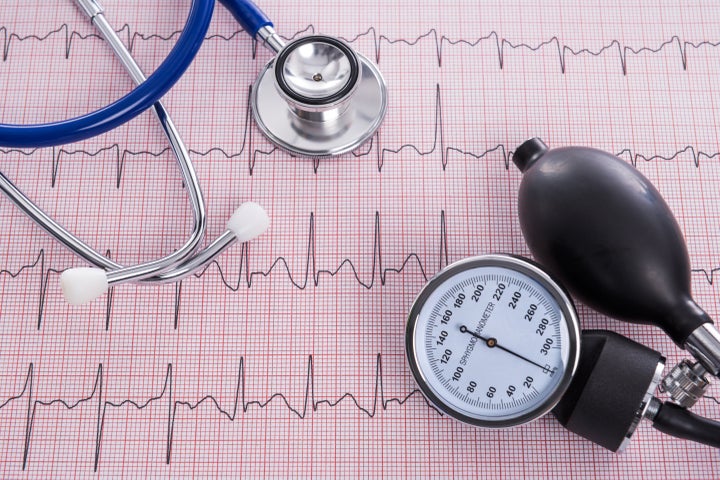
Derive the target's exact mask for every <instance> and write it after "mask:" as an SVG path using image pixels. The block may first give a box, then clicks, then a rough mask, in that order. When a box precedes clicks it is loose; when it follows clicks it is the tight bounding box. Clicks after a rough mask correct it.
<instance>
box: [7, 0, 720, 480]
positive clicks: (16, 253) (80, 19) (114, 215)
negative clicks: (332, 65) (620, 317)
mask: <svg viewBox="0 0 720 480" xmlns="http://www.w3.org/2000/svg"><path fill="white" fill-rule="evenodd" d="M103 4H104V5H105V7H106V15H107V17H108V19H109V20H110V21H111V22H112V24H113V25H115V27H116V29H117V30H118V31H119V33H120V35H121V37H122V38H123V39H124V41H125V42H126V43H127V45H128V46H129V47H130V49H131V51H132V53H133V55H134V56H135V57H136V58H137V60H138V62H139V63H140V65H141V66H142V67H143V68H144V69H145V71H146V72H151V71H152V70H153V69H154V68H156V67H157V65H159V63H160V62H161V61H162V59H163V58H164V57H165V55H166V54H167V53H168V52H169V50H170V48H171V47H172V46H173V45H174V43H175V41H176V40H177V38H178V35H179V31H180V29H181V28H182V26H183V24H184V21H185V18H186V15H187V12H188V9H189V4H190V2H189V1H188V0H183V1H180V0H177V1H160V0H151V1H149V2H148V1H146V0H142V1H141V0H132V1H120V0H112V1H111V0H103ZM261 6H262V8H263V9H264V10H266V12H267V13H268V14H269V15H270V16H271V17H272V18H273V19H274V21H275V25H276V28H277V30H278V32H279V33H280V34H281V35H283V36H284V37H286V38H291V37H297V36H302V35H307V34H311V33H323V34H331V35H338V36H340V37H342V38H344V39H346V40H347V41H349V42H350V44H351V45H352V46H353V47H354V48H356V49H357V50H358V51H359V52H361V53H362V54H364V55H365V56H367V57H369V58H370V59H372V60H373V61H375V62H376V63H377V64H378V66H379V68H380V70H381V71H382V73H383V75H384V77H385V78H386V80H387V83H388V85H389V95H390V104H389V109H388V114H387V117H386V119H385V122H384V124H383V126H382V127H381V129H380V131H379V133H378V134H377V135H375V136H374V137H373V139H372V141H371V142H370V143H368V144H366V145H365V146H363V147H362V148H360V149H358V150H357V151H355V152H353V153H352V154H347V155H344V156H342V157H340V158H336V159H321V160H316V161H312V160H307V159H301V158H293V157H291V156H290V155H288V154H287V153H284V152H282V151H280V150H277V149H275V148H274V147H273V146H272V145H271V144H270V143H269V142H268V141H267V140H266V139H265V138H263V137H262V135H261V134H260V132H259V131H258V129H257V127H256V126H255V125H254V123H253V121H252V118H251V115H250V114H249V109H248V98H249V88H250V85H251V84H252V82H253V80H254V78H255V76H256V74H257V73H258V71H259V70H260V69H261V68H262V66H263V65H264V64H265V62H267V61H268V60H269V59H270V58H271V53H270V52H269V51H267V50H265V49H264V48H261V47H258V48H256V46H255V45H254V44H253V42H252V41H251V40H250V39H249V38H248V37H247V35H245V33H244V32H242V30H241V29H240V27H239V26H238V25H237V24H236V22H235V21H234V20H233V18H232V17H231V16H230V15H229V13H228V12H227V11H226V10H225V9H224V8H223V7H221V6H220V5H218V6H217V8H216V12H215V16H214V20H213V24H212V26H211V29H210V32H209V34H208V39H207V41H206V42H205V44H204V45H203V47H202V49H201V51H200V53H199V55H198V57H197V59H196V60H195V61H194V63H193V65H192V66H191V68H190V69H189V71H188V72H187V74H186V75H185V77H184V78H183V79H182V80H181V81H180V82H179V83H178V84H177V85H176V86H175V88H174V89H173V90H172V91H171V92H170V93H169V94H168V95H167V96H166V97H165V99H164V103H165V105H166V107H167V108H168V110H169V111H170V113H171V116H172V118H173V119H174V121H175V122H176V123H177V125H178V127H179V129H180V131H181V133H182V135H183V138H184V140H185V142H186V143H187V145H188V147H189V148H190V150H191V157H192V159H193V160H194V162H195V165H196V168H197V170H198V175H199V177H200V179H201V182H202V187H203V189H204V193H205V197H206V200H207V203H208V214H209V227H208V239H212V238H214V236H215V235H218V234H220V233H221V232H222V231H223V230H224V228H225V222H226V221H227V219H228V218H229V216H230V215H231V213H232V211H233V210H234V209H235V208H236V207H237V206H238V205H239V204H240V203H241V202H243V201H247V200H253V201H256V202H259V203H260V204H262V205H263V206H264V207H265V208H266V210H267V211H268V213H269V215H270V217H271V222H272V223H271V227H270V230H269V231H268V232H267V233H266V234H265V235H263V236H262V237H260V238H259V239H257V240H256V241H253V242H252V243H250V244H247V245H242V246H241V245H237V246H235V247H233V249H232V250H231V251H230V252H229V253H227V254H225V255H224V256H222V257H221V258H220V259H219V260H218V261H217V262H216V263H214V264H212V265H211V266H209V267H208V268H207V269H206V270H204V271H203V272H198V274H197V275H195V276H193V277H190V278H188V279H186V280H184V281H183V282H182V283H181V284H179V285H164V286H156V285H152V286H148V285H122V286H118V287H116V288H114V290H113V291H112V292H111V293H110V295H108V296H106V297H103V298H102V299H100V300H98V301H95V302H94V303H92V304H90V305H88V306H82V307H70V306H68V305H67V304H66V303H65V301H64V299H63V298H62V294H61V291H60V288H59V272H61V271H63V270H64V269H66V268H69V267H71V266H80V265H82V262H81V261H80V260H78V259H76V258H75V257H73V256H72V255H71V254H69V253H68V252H67V251H65V250H64V249H63V248H62V247H60V246H59V245H57V243H56V242H54V241H53V240H52V239H51V238H50V237H49V236H48V235H47V234H45V233H44V232H43V231H41V230H40V229H39V228H38V227H36V226H35V225H34V224H33V223H32V222H31V221H30V220H28V219H27V218H26V217H25V216H23V215H22V214H21V213H20V212H19V211H18V210H17V209H15V208H13V206H12V205H11V203H10V202H9V201H7V200H5V199H3V200H1V201H0V269H2V271H1V272H0V375H1V377H0V378H1V379H0V477H2V478H30V477H32V478H63V477H64V478H67V477H78V478H83V477H87V478H95V477H98V476H100V477H108V478H120V477H126V478H141V477H172V478H184V477H193V476H196V477H212V476H218V477H233V478H270V477H275V478H288V477H315V478H328V477H345V476H351V477H354V476H360V477H371V478H376V477H392V478H396V477H436V478H449V477H457V478H461V477H467V478H526V479H531V478H542V477H551V478H623V479H632V478H635V479H640V478H642V479H646V478H678V479H689V478H718V477H720V457H719V456H718V452H717V451H716V450H714V449H712V448H710V447H705V446H702V445H698V444H693V443H690V442H686V441H682V440H677V439H673V438H670V437H665V436H663V435H661V434H660V433H658V432H656V431H655V430H654V429H653V428H652V427H651V426H650V425H649V423H648V422H645V423H643V424H642V425H641V427H640V428H639V429H638V431H637V432H636V434H635V437H634V438H633V441H632V442H631V444H630V446H629V448H628V449H627V450H626V452H625V453H623V454H614V453H611V452H608V451H605V450H603V449H602V448H600V447H597V446H594V445H592V444H591V443H590V442H589V441H586V440H584V439H582V438H580V437H578V436H576V435H574V434H572V433H569V432H567V431H566V430H564V429H563V428H562V427H561V426H560V424H559V423H557V422H556V421H555V419H554V418H553V417H552V416H551V415H547V416H545V417H543V418H541V419H539V420H538V421H536V422H534V423H531V424H528V425H525V426H522V427H518V428H514V429H509V430H499V431H490V430H481V429H477V428H473V427H470V426H466V425H463V424H460V423H458V422H455V421H453V420H451V419H449V418H444V417H441V416H440V415H439V414H438V412H437V411H436V410H434V409H433V408H430V406H429V405H428V404H427V403H426V401H425V400H424V399H423V398H422V396H421V395H420V393H419V392H418V390H417V387H416V385H415V384H414V382H413V379H412V376H411V374H410V371H409V369H408V367H407V362H406V359H405V353H404V328H405V323H406V318H407V312H408V311H409V308H410V306H411V304H412V302H413V300H414V298H415V295H416V294H417V293H418V292H419V290H420V289H421V288H422V286H423V285H424V284H425V283H426V282H427V280H428V279H429V278H430V277H431V276H432V275H433V274H434V273H435V272H437V271H438V270H439V269H441V268H442V267H444V266H445V265H447V264H448V263H451V262H453V261H456V260H459V259H462V258H465V257H468V256H471V255H477V254H483V253H498V252H504V253H513V254H522V255H529V252H528V249H527V247H526V245H525V242H524V240H523V238H522V234H521V232H520V228H519V225H518V221H517V207H516V196H517V189H518V185H519V182H520V179H521V176H520V173H519V172H518V171H517V169H516V168H515V167H514V165H513V164H512V162H511V158H512V151H513V150H514V149H515V148H516V147H517V146H518V145H519V144H520V143H522V142H523V141H524V140H526V139H528V138H530V137H534V136H538V137H540V138H542V139H543V140H544V141H545V142H546V143H547V144H548V145H549V146H550V147H560V146H567V145H587V146H592V147H596V148H600V149H604V150H607V151H609V152H613V153H615V154H617V155H619V156H620V158H622V159H623V160H625V161H627V162H630V163H632V164H633V165H634V166H635V167H636V168H637V169H638V170H640V171H641V172H642V173H643V174H644V175H646V176H647V177H648V178H649V179H650V180H651V181H652V182H653V183H654V184H655V185H656V187H657V188H658V189H659V191H660V192H661V193H662V194H663V196H664V197H665V199H666V200H667V202H668V204H669V205H670V206H671V208H672V210H673V211H674V213H675V215H676V216H677V219H678V222H679V224H680V226H681V228H682V230H683V232H684V234H685V237H686V240H687V243H688V249H689V252H690V257H691V263H692V268H693V274H692V285H693V293H694V296H695V298H696V300H697V301H698V303H699V304H700V305H701V306H702V307H703V308H704V309H705V310H707V311H708V313H709V314H710V315H711V316H714V317H715V318H720V288H719V287H718V285H720V282H718V281H717V275H718V270H719V269H720V188H718V185H719V184H720V153H718V152H720V86H719V85H720V82H719V81H718V80H719V79H720V8H718V7H717V5H715V4H714V3H713V2H693V3H674V2H660V3H658V2H637V1H631V2H625V1H620V0H616V1H614V2H595V3H593V4H592V5H583V4H580V3H579V2H578V4H575V3H574V2H557V1H554V2H528V3H517V2H512V1H502V2H487V3H485V2H483V3H479V2H478V3H476V2H458V1H435V2H422V3H421V2H415V1H408V0H392V1H390V0H388V1H385V0H376V1H371V2H350V1H341V2H330V1H328V0H303V1H299V0H297V1H282V2H281V1H277V0H263V1H262V2H261ZM0 46H1V47H2V50H1V51H0V54H1V55H2V57H1V61H0V85H2V87H1V89H2V95H1V97H2V98H1V99H0V120H1V121H2V122H5V123H31V122H42V121H50V120H59V119H62V118H66V117H68V116H75V115H79V114H82V113H85V112H87V111H90V110H92V109H95V108H98V107H100V106H102V105H104V104H106V103H107V102H109V101H113V100H115V99H117V98H119V97H120V96H121V95H123V94H124V93H126V92H127V91H129V89H130V88H131V87H132V83H131V81H130V79H129V78H128V76H127V75H126V74H125V73H124V71H123V70H122V68H121V66H120V65H119V63H118V62H117V61H116V60H115V59H114V57H113V55H112V54H111V51H110V50H109V48H108V47H107V46H106V45H105V44H104V43H103V41H102V40H100V39H99V38H98V37H97V35H96V32H95V31H94V30H93V28H92V26H91V25H90V24H89V23H88V21H87V19H85V17H84V16H83V15H82V14H81V13H80V12H79V11H78V10H77V9H76V8H75V7H74V5H73V2H71V1H69V0H61V1H55V2H47V1H39V0H29V1H28V0H4V1H3V2H2V7H0ZM0 170H2V171H3V172H4V173H5V174H6V175H7V176H8V177H9V178H10V179H11V180H13V181H14V182H15V183H16V184H17V185H18V186H19V187H20V188H21V189H23V190H24V191H25V192H26V193H27V194H28V195H29V196H30V197H31V198H33V199H34V200H35V201H36V202H37V203H38V204H40V205H41V206H42V207H43V208H44V209H45V210H47V211H48V212H49V213H50V214H52V215H54V216H55V218H57V219H58V220H59V221H60V222H61V223H62V224H63V225H64V226H66V227H67V228H68V229H70V230H72V231H74V232H77V233H78V234H79V235H80V236H81V237H82V238H83V239H85V240H86V241H87V242H88V243H90V244H91V245H92V246H93V247H94V248H96V249H97V250H98V251H101V252H103V253H107V254H109V255H110V256H111V257H112V258H113V259H115V260H116V261H118V262H120V263H123V264H134V263H137V262H140V261H142V260H149V259H153V258H157V257H159V256H161V255H163V254H167V253H169V252H171V251H172V250H173V249H175V248H177V247H178V246H180V245H181V244H182V243H183V241H184V240H185V238H186V236H187V235H188V234H189V230H190V208H189V205H188V203H187V198H186V195H185V191H184V189H183V185H182V182H181V180H180V175H179V173H178V171H177V169H176V167H175V164H174V160H173V158H172V154H171V153H170V152H169V150H168V147H167V144H166V143H165V141H164V137H163V135H162V132H161V129H160V128H159V127H158V125H157V123H156V121H155V119H154V117H153V116H152V115H151V114H150V113H146V114H144V115H142V116H141V117H139V118H138V119H136V120H135V121H133V122H131V123H130V124H128V125H126V126H124V127H122V128H119V129H117V130H115V131H113V132H111V133H108V134H106V135H103V136H101V137H99V138H95V139H92V140H88V141H85V142H82V143H79V144H72V145H64V146H60V147H55V148H44V149H37V150H32V149H12V148H2V149H1V150H0ZM579 312H580V316H581V321H582V325H583V327H584V328H607V329H611V330H614V331H617V332H620V333H623V334H625V335H628V336H630V337H631V338H633V339H635V340H638V341H640V342H642V343H644V344H646V345H648V346H649V347H651V348H654V349H656V350H659V351H661V352H663V354H664V355H665V356H666V357H667V358H668V362H667V363H668V365H674V364H675V363H676V362H677V361H678V360H679V359H681V358H685V357H687V356H688V355H686V354H684V352H681V351H680V350H679V349H677V347H675V346H674V344H672V342H671V341H670V340H669V339H668V338H667V337H665V336H664V335H663V334H662V333H661V332H660V331H659V330H657V329H655V328H653V327H649V326H640V325H627V324H622V323H620V322H617V321H614V320H611V319H607V318H605V317H602V316H600V315H598V314H596V313H593V312H592V311H590V310H589V309H587V308H585V307H583V306H580V307H579ZM719 398H720V389H718V387H717V386H714V387H713V388H712V389H711V390H710V391H709V392H708V396H707V397H706V398H704V399H702V400H701V401H700V402H699V403H698V404H697V405H696V407H695V408H694V411H696V412H697V413H700V414H702V415H705V416H708V417H711V418H715V419H719V418H720V401H719V400H718V399H719Z"/></svg>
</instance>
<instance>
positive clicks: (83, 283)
mask: <svg viewBox="0 0 720 480" xmlns="http://www.w3.org/2000/svg"><path fill="white" fill-rule="evenodd" d="M60 286H61V287H62V292H63V295H64V296H65V300H67V302H68V303H69V304H70V305H84V304H86V303H90V302H92V301H93V300H95V299H96V298H98V297H99V296H101V295H102V294H104V293H105V292H107V290H108V279H107V273H106V272H105V270H103V269H101V268H90V267H80V268H70V269H68V270H65V271H64V272H63V273H62V274H61V275H60Z"/></svg>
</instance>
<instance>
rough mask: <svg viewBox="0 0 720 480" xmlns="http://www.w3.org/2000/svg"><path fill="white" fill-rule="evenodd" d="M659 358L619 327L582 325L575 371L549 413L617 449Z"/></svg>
mask: <svg viewBox="0 0 720 480" xmlns="http://www.w3.org/2000/svg"><path fill="white" fill-rule="evenodd" d="M662 360H663V358H662V355H660V353H659V352H656V351H655V350H652V349H650V348H648V347H646V346H644V345H641V344H639V343H637V342H634V341H632V340H630V339H628V338H625V337H623V336H621V335H618V334H617V333H614V332H610V331H607V330H585V331H583V333H582V340H581V348H580V363H579V364H578V369H577V372H576V373H575V377H574V379H573V381H572V383H571V384H570V387H569V388H568V390H567V392H566V393H565V395H564V396H563V398H562V400H560V402H559V403H558V404H557V406H556V407H555V408H554V409H553V414H554V415H555V417H557V419H558V421H559V422H560V423H561V424H563V425H564V426H565V428H567V429H568V430H570V431H571V432H574V433H576V434H578V435H580V436H581V437H584V438H587V439H588V440H590V441H592V442H594V443H596V444H598V445H600V446H602V447H605V448H607V449H608V450H612V451H613V452H614V451H617V449H618V448H620V445H621V444H622V442H623V441H624V440H625V436H626V434H627V433H628V431H629V430H630V428H631V426H632V425H633V422H634V420H635V418H636V414H637V411H638V409H639V408H640V406H641V404H642V401H643V398H644V397H645V394H646V392H647V391H648V388H649V387H650V384H651V383H652V380H653V377H654V375H655V370H656V368H657V365H658V363H659V362H660V361H662Z"/></svg>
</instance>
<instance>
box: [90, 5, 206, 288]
mask: <svg viewBox="0 0 720 480" xmlns="http://www.w3.org/2000/svg"><path fill="white" fill-rule="evenodd" d="M93 24H94V25H95V27H96V28H97V29H98V30H99V31H100V33H101V35H102V36H103V38H104V39H105V40H106V41H107V42H108V44H109V45H110V47H111V48H112V50H113V52H114V53H115V56H116V57H117V58H118V60H120V63H122V65H123V67H124V68H125V70H126V71H127V72H128V74H129V75H130V77H131V78H132V79H133V81H134V82H135V83H136V84H138V85H139V84H141V83H142V82H144V81H145V75H144V74H143V72H142V70H141V69H140V67H139V66H138V64H137V63H136V62H135V60H134V59H133V57H132V55H131V54H130V52H129V51H128V49H127V48H126V47H125V44H123V43H122V41H121V40H120V37H119V36H118V35H117V33H115V30H114V29H113V28H112V26H111V25H110V23H109V22H108V21H107V19H106V18H105V16H104V15H102V14H99V15H96V16H95V17H94V18H93ZM155 113H156V114H157V117H158V119H159V120H160V124H161V125H162V127H163V130H164V132H165V135H166V137H167V139H168V141H169V142H170V145H171V147H172V150H173V152H174V153H175V156H176V158H177V163H178V166H179V167H180V171H181V173H182V178H183V181H184V183H185V185H186V186H187V191H188V196H189V197H190V203H191V204H192V207H193V208H192V212H193V223H194V225H193V229H192V232H191V234H190V237H189V238H188V239H187V241H186V242H185V243H184V244H183V245H182V246H181V247H180V248H178V249H177V250H175V251H174V252H172V253H170V254H168V255H167V256H165V257H163V258H160V259H157V260H152V261H149V262H146V263H142V264H139V265H133V266H131V267H124V268H121V269H117V270H112V271H110V272H108V275H107V279H108V285H116V284H119V283H125V282H131V281H137V280H142V279H144V278H148V277H152V276H155V275H157V274H158V273H160V272H162V271H163V270H167V269H169V268H172V267H174V266H176V265H178V264H180V263H181V262H182V261H183V260H184V259H185V258H187V257H189V256H190V255H192V254H193V252H194V251H195V250H196V249H197V247H198V246H199V244H200V242H201V241H202V240H203V237H204V236H205V227H206V225H207V218H206V208H205V200H204V199H203V195H202V191H201V189H200V182H199V180H198V178H197V174H196V173H195V169H194V167H193V165H192V162H191V160H190V153H189V152H188V150H187V148H186V147H185V144H184V143H183V142H182V140H181V139H180V133H179V132H178V131H177V128H176V127H175V125H174V124H173V122H172V120H171V119H170V116H169V115H168V113H167V111H166V110H165V108H164V107H163V106H162V104H160V103H157V104H156V105H155Z"/></svg>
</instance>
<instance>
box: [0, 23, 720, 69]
mask: <svg viewBox="0 0 720 480" xmlns="http://www.w3.org/2000/svg"><path fill="white" fill-rule="evenodd" d="M117 32H118V34H121V35H124V36H125V37H126V44H127V45H128V48H129V50H130V51H131V52H132V50H133V48H134V46H135V44H136V42H137V41H148V40H160V41H171V40H174V39H175V38H176V37H178V36H179V35H180V33H182V32H181V31H180V30H175V31H173V32H171V33H169V34H167V35H160V34H156V33H153V34H143V33H141V32H137V31H133V29H132V27H131V26H130V25H128V24H124V25H123V26H122V27H121V28H120V29H119V30H117ZM314 33H315V26H314V25H308V26H306V27H305V28H304V29H301V30H298V31H297V32H295V33H294V34H293V35H291V36H290V37H285V39H286V40H292V39H294V38H296V37H298V36H301V35H304V34H314ZM0 34H1V35H2V38H3V62H5V61H7V60H8V57H9V55H10V47H11V45H12V43H13V42H25V41H37V42H42V41H45V40H49V39H52V38H53V37H54V36H56V35H60V36H63V37H64V41H65V48H64V55H65V58H69V57H70V53H71V50H72V44H73V41H74V40H87V39H97V40H100V39H101V37H100V36H99V35H97V34H95V33H87V34H84V33H81V32H78V31H77V30H74V29H71V27H70V26H69V25H68V24H66V23H64V24H62V25H60V26H59V27H57V28H56V29H54V30H51V31H48V32H47V33H45V34H42V35H37V34H30V35H20V34H18V33H15V32H11V31H9V30H8V28H7V27H5V26H1V27H0ZM244 34H245V31H244V30H236V31H234V32H232V33H231V34H229V35H222V34H212V35H208V36H207V37H206V40H222V41H226V42H229V41H231V40H233V39H235V38H236V37H238V36H241V35H244ZM363 37H370V38H371V39H372V44H373V51H374V56H375V62H376V63H378V64H380V63H381V58H382V55H381V49H382V45H383V44H386V45H388V46H391V45H395V44H404V45H407V46H415V45H417V44H418V43H420V42H421V41H423V40H428V39H429V40H430V41H431V42H432V43H434V46H435V54H436V56H437V65H438V67H440V68H441V67H442V60H443V48H444V47H445V46H456V45H464V46H468V47H477V46H480V45H482V44H483V43H485V42H488V43H489V44H490V45H491V46H492V48H493V49H494V51H495V53H496V55H497V65H498V68H499V69H501V70H502V69H503V68H504V67H505V65H506V59H505V50H506V49H510V50H517V49H523V50H527V51H530V52H539V51H542V50H544V49H545V48H553V49H555V51H556V53H557V58H558V63H559V67H560V72H561V73H563V74H564V73H566V72H567V55H568V54H569V55H572V56H574V57H579V56H583V55H588V56H592V57H599V56H601V55H604V54H606V53H611V52H612V53H615V54H616V55H617V56H618V59H619V62H620V71H621V72H622V74H623V75H627V74H628V55H630V54H632V55H641V54H643V53H650V54H654V53H660V52H662V51H663V50H665V49H668V48H673V47H674V48H676V49H677V53H678V55H679V57H680V62H681V64H682V68H683V70H687V67H688V49H694V50H698V49H700V48H703V47H711V48H714V47H718V46H720V42H713V41H709V40H703V41H697V42H693V41H689V40H682V39H680V37H678V36H677V35H673V36H672V37H670V38H669V39H667V40H665V41H662V42H660V43H658V44H656V45H654V46H640V47H633V46H630V45H623V44H622V43H621V42H620V41H619V40H617V39H613V40H610V41H609V42H608V43H606V44H605V45H602V46H601V47H599V48H596V49H594V50H593V49H590V48H584V47H580V48H573V47H571V46H569V45H566V44H563V43H562V42H561V41H560V39H559V38H558V37H556V36H553V37H551V38H548V39H546V40H543V41H540V42H538V43H536V44H529V43H523V42H517V43H515V42H513V41H511V40H508V39H507V38H504V37H501V36H500V35H499V34H498V33H497V32H495V31H491V32H490V33H488V34H487V35H484V36H480V37H477V38H475V39H473V40H468V39H462V38H459V39H454V38H451V37H449V36H447V35H445V34H441V33H438V31H437V30H436V29H434V28H433V29H430V30H428V31H427V32H425V33H423V34H421V35H418V36H417V37H415V38H413V39H405V38H390V37H389V36H387V35H384V34H381V33H378V31H377V28H375V27H369V28H368V29H367V30H366V31H364V32H361V33H358V34H357V35H355V36H354V37H341V38H342V39H343V40H345V41H347V42H350V43H354V42H356V41H357V40H359V39H361V38H363ZM256 53H257V42H255V41H253V42H252V46H251V55H252V58H256Z"/></svg>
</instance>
